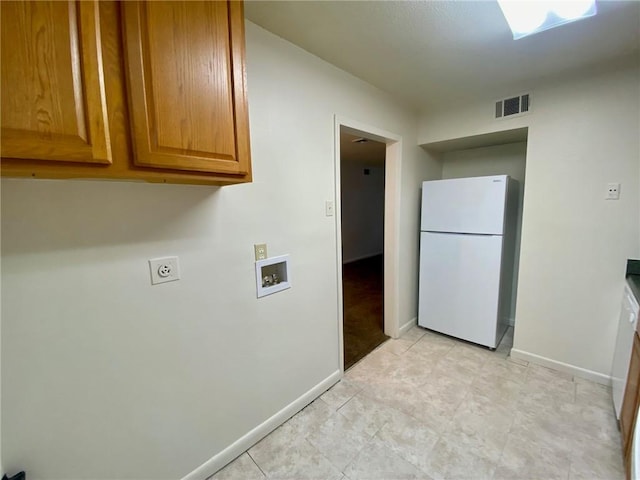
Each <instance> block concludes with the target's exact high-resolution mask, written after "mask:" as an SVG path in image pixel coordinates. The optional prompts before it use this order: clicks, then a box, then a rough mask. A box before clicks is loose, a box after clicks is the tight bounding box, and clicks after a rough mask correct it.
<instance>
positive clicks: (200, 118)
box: [123, 1, 249, 175]
mask: <svg viewBox="0 0 640 480" xmlns="http://www.w3.org/2000/svg"><path fill="white" fill-rule="evenodd" d="M236 3H237V2H219V1H218V2H208V1H203V2H164V1H163V2H125V3H123V9H124V36H125V43H126V56H127V74H128V82H129V93H130V106H131V113H132V123H133V138H134V144H135V146H134V149H135V163H136V165H140V166H147V167H161V168H171V169H178V170H191V171H202V172H217V173H225V174H235V175H243V174H248V172H249V150H248V133H246V134H244V133H242V134H240V133H241V132H248V124H247V123H248V122H247V119H246V107H244V105H245V102H246V99H245V86H244V82H245V80H244V69H243V68H237V62H238V61H239V60H241V57H240V56H239V55H241V56H242V57H243V56H244V49H243V43H242V38H243V37H242V35H243V31H240V32H237V31H236V30H237V25H238V22H237V18H236V17H238V16H240V18H242V7H241V6H238V5H234V4H236ZM235 42H238V44H239V46H240V47H241V49H240V50H238V51H237V52H235V53H234V49H236V48H237V47H238V45H236V44H235ZM239 134H240V135H239Z"/></svg>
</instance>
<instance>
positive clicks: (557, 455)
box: [493, 433, 571, 480]
mask: <svg viewBox="0 0 640 480" xmlns="http://www.w3.org/2000/svg"><path fill="white" fill-rule="evenodd" d="M570 465H571V459H570V457H569V454H568V453H567V452H566V451H562V450H558V449H557V448H554V447H552V446H550V445H549V444H547V443H544V442H539V443H537V442H532V441H531V438H530V437H529V436H527V435H525V436H522V435H520V434H516V433H510V434H509V435H508V437H507V442H506V444H505V447H504V450H503V451H502V456H501V457H500V460H499V462H498V467H497V469H496V471H495V474H494V477H493V478H494V479H495V480H540V479H544V480H567V478H568V477H569V468H570Z"/></svg>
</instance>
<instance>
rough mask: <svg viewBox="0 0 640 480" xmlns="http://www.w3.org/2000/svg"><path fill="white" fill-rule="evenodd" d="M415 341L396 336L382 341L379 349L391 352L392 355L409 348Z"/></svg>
mask: <svg viewBox="0 0 640 480" xmlns="http://www.w3.org/2000/svg"><path fill="white" fill-rule="evenodd" d="M414 343H416V341H415V340H410V339H404V338H398V339H393V338H392V339H391V340H387V341H386V342H384V344H383V345H382V346H381V347H380V350H383V351H386V352H390V353H393V354H394V355H402V354H403V353H405V352H406V351H407V350H409V349H410V348H411V347H412V346H413V344H414Z"/></svg>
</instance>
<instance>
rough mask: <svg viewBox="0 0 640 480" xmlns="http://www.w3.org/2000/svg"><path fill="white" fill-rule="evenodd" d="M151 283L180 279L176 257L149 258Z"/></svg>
mask: <svg viewBox="0 0 640 480" xmlns="http://www.w3.org/2000/svg"><path fill="white" fill-rule="evenodd" d="M149 273H151V285H156V284H158V283H166V282H174V281H176V280H180V264H179V263H178V257H160V258H152V259H151V260H149Z"/></svg>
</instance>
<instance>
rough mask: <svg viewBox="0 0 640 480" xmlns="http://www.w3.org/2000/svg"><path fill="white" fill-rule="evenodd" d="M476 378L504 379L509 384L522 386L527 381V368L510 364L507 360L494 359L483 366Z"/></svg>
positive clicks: (513, 363)
mask: <svg viewBox="0 0 640 480" xmlns="http://www.w3.org/2000/svg"><path fill="white" fill-rule="evenodd" d="M478 376H480V377H483V378H490V379H505V380H509V381H510V382H514V383H519V384H524V383H525V381H526V379H527V366H526V365H521V364H518V363H515V362H512V361H510V360H509V359H502V358H499V357H494V358H490V359H489V361H488V362H486V363H485V364H484V366H483V367H482V369H481V370H480V372H479V373H478Z"/></svg>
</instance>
